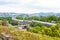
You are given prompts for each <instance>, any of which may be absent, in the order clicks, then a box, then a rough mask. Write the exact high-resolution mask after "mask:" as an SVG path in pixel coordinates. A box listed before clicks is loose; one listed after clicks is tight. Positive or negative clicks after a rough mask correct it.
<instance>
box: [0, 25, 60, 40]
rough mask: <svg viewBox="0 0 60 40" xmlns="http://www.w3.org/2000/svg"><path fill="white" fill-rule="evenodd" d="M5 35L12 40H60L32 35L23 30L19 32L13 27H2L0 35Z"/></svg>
mask: <svg viewBox="0 0 60 40" xmlns="http://www.w3.org/2000/svg"><path fill="white" fill-rule="evenodd" d="M1 33H5V34H7V35H10V36H11V37H10V38H11V40H60V38H54V37H49V36H46V35H45V36H44V35H40V34H35V33H30V32H27V31H23V30H18V29H17V28H13V27H6V26H0V34H1Z"/></svg>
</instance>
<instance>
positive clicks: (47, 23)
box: [12, 19, 56, 25]
mask: <svg viewBox="0 0 60 40" xmlns="http://www.w3.org/2000/svg"><path fill="white" fill-rule="evenodd" d="M12 20H16V21H27V22H36V23H42V24H46V25H56V24H55V23H49V22H43V21H37V20H31V21H30V20H18V19H12Z"/></svg>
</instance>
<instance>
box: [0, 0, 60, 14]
mask: <svg viewBox="0 0 60 40" xmlns="http://www.w3.org/2000/svg"><path fill="white" fill-rule="evenodd" d="M0 12H18V13H38V12H60V0H0Z"/></svg>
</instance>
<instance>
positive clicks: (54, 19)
mask: <svg viewBox="0 0 60 40" xmlns="http://www.w3.org/2000/svg"><path fill="white" fill-rule="evenodd" d="M16 18H17V19H20V20H22V19H24V20H39V21H44V22H56V23H58V22H60V17H57V16H55V15H49V16H31V17H23V16H17V17H16Z"/></svg>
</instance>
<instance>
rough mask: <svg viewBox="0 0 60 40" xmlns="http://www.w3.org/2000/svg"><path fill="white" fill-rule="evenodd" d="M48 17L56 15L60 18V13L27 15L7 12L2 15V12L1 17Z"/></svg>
mask: <svg viewBox="0 0 60 40" xmlns="http://www.w3.org/2000/svg"><path fill="white" fill-rule="evenodd" d="M14 15H16V16H48V15H56V16H60V13H52V12H49V13H43V12H40V13H32V14H26V13H14V12H6V13H4V12H3V13H1V12H0V17H1V16H3V17H4V16H14Z"/></svg>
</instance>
